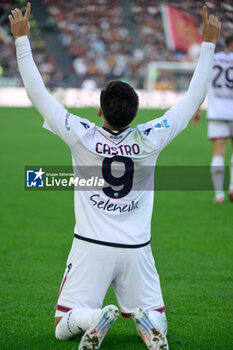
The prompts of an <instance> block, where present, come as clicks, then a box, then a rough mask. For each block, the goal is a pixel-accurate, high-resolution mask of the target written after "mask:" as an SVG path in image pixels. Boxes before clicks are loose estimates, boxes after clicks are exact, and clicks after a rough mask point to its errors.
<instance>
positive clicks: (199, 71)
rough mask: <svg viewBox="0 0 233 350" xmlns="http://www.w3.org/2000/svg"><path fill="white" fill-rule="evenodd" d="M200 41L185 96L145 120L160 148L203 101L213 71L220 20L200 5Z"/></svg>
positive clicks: (181, 128)
mask: <svg viewBox="0 0 233 350" xmlns="http://www.w3.org/2000/svg"><path fill="white" fill-rule="evenodd" d="M202 17H203V32H202V36H203V42H202V44H201V52H200V57H199V60H198V63H197V66H196V69H195V71H194V74H193V77H192V80H191V82H190V85H189V88H188V91H187V93H186V94H185V96H184V97H183V98H182V99H181V100H179V101H178V102H177V103H176V104H175V105H174V106H173V107H172V108H170V109H169V110H168V111H167V112H166V113H165V114H164V115H163V116H162V117H161V118H157V119H155V120H152V121H151V122H149V123H147V124H148V125H146V127H147V128H148V127H151V129H152V130H153V131H154V132H151V133H150V136H149V137H150V139H151V142H152V143H153V144H154V145H155V146H156V148H155V149H156V150H158V151H161V150H162V149H163V148H164V147H166V146H167V145H168V144H169V142H171V140H172V139H173V138H174V137H176V136H177V135H178V134H179V133H180V132H181V131H182V130H183V129H184V128H186V126H187V125H188V122H189V121H190V119H191V118H192V116H193V114H194V113H195V112H196V110H197V109H198V108H199V106H200V105H201V103H202V102H203V100H204V98H205V96H206V92H207V87H208V84H209V80H210V78H211V73H212V65H213V56H214V50H215V44H216V41H217V39H218V37H219V34H220V30H221V23H220V22H219V20H218V19H217V17H214V16H212V15H211V16H208V13H207V8H206V6H203V9H202Z"/></svg>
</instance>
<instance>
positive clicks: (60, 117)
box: [43, 105, 94, 147]
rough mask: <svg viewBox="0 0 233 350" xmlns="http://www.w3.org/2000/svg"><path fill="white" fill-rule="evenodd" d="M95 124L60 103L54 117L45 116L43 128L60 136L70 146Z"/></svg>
mask: <svg viewBox="0 0 233 350" xmlns="http://www.w3.org/2000/svg"><path fill="white" fill-rule="evenodd" d="M93 125H94V124H93V123H90V121H89V120H87V119H84V118H80V117H78V116H76V115H73V114H71V113H69V112H68V111H67V109H65V108H64V107H63V106H61V105H60V107H59V108H58V110H57V113H54V117H52V118H51V117H50V118H48V119H47V118H44V124H43V128H45V129H47V130H49V131H51V132H52V133H54V134H55V135H57V136H59V137H60V138H61V139H62V140H63V141H64V142H65V143H66V144H67V145H68V146H69V147H72V146H73V145H74V144H75V143H76V142H78V140H79V138H80V137H82V135H83V134H84V133H85V132H86V131H87V129H89V128H90V127H91V126H93Z"/></svg>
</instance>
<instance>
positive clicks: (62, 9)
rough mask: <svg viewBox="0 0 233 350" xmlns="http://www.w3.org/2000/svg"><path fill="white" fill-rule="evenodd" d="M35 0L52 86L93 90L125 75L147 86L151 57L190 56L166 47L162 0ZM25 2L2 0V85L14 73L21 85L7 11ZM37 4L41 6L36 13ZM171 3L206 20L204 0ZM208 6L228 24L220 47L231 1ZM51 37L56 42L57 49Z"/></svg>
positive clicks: (232, 11) (37, 47)
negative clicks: (62, 85) (146, 69)
mask: <svg viewBox="0 0 233 350" xmlns="http://www.w3.org/2000/svg"><path fill="white" fill-rule="evenodd" d="M31 2H32V16H34V17H32V20H31V27H32V35H31V36H32V39H33V40H32V48H33V51H34V58H35V61H36V63H37V64H38V66H39V69H40V71H41V73H42V75H43V78H44V80H45V82H46V83H47V85H49V86H50V87H53V86H57V85H61V84H59V82H61V81H63V82H64V84H65V85H66V86H76V87H80V86H81V87H87V88H89V89H93V88H95V87H102V86H103V84H104V83H105V82H106V80H109V79H117V78H122V77H123V78H124V79H125V80H127V81H130V82H131V83H132V84H133V85H134V86H135V87H137V88H143V86H144V76H145V72H144V68H145V66H146V65H147V63H148V62H150V61H180V60H183V61H184V60H186V56H185V54H184V53H183V52H181V51H174V52H169V51H168V50H167V48H166V45H165V38H164V32H163V25H162V19H161V13H160V4H161V1H158V0H153V1H152V0H134V1H133V0H128V1H124V0H96V1H95V2H93V1H92V0H82V1H77V0H70V1H63V0H40V1H39V0H37V1H31ZM25 3H26V1H23V0H18V1H11V0H2V1H1V3H0V85H2V84H5V83H6V81H7V79H9V78H11V83H13V84H14V85H19V84H21V82H20V79H19V76H18V73H17V66H16V61H15V55H14V44H13V41H12V38H11V36H10V34H9V23H8V14H9V11H10V9H12V8H14V7H22V5H25ZM163 4H164V3H163ZM34 5H37V8H36V9H37V11H35V12H34V11H33V6H34ZM169 5H171V6H174V7H177V8H180V9H183V10H185V11H186V12H188V13H190V14H191V15H192V16H194V17H196V18H197V20H198V23H201V16H200V8H201V6H202V2H201V1H196V2H193V1H191V0H186V1H175V0H174V1H169ZM207 5H208V7H209V9H210V12H213V13H216V14H218V15H219V16H220V19H221V20H222V23H223V29H222V35H221V39H220V41H219V44H218V48H217V49H218V50H220V49H222V48H223V47H224V38H225V37H226V35H228V34H230V33H232V31H233V24H232V23H233V21H232V19H233V6H232V1H231V0H225V1H220V0H215V1H214V0H212V1H211V0H209V1H207ZM34 8H35V7H34ZM40 12H43V16H40ZM44 14H45V15H44ZM49 37H50V39H49ZM51 38H52V39H51ZM52 41H55V42H56V46H54V47H56V52H54V51H55V49H54V48H53V47H52V45H51V43H52ZM3 78H5V80H3Z"/></svg>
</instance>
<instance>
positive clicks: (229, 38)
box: [225, 34, 233, 46]
mask: <svg viewBox="0 0 233 350" xmlns="http://www.w3.org/2000/svg"><path fill="white" fill-rule="evenodd" d="M231 42H233V34H231V35H228V36H227V37H226V40H225V44H226V46H229V45H230V43H231Z"/></svg>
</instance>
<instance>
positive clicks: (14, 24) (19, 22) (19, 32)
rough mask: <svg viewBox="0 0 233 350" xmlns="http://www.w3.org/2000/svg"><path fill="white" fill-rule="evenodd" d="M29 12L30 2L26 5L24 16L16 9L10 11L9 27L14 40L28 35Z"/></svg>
mask: <svg viewBox="0 0 233 350" xmlns="http://www.w3.org/2000/svg"><path fill="white" fill-rule="evenodd" d="M30 12H31V3H30V2H28V3H27V7H26V11H25V14H24V16H23V14H22V12H21V11H20V10H19V9H17V8H15V9H14V10H12V11H11V14H10V15H9V20H10V25H11V32H12V35H13V37H14V39H17V38H18V37H20V36H23V35H27V34H28V32H29V30H30V24H29V16H30Z"/></svg>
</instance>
